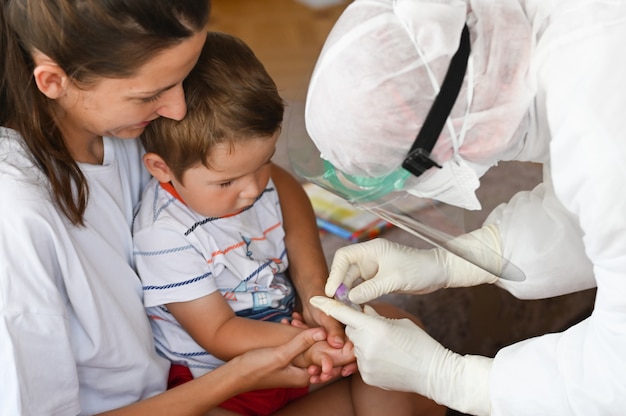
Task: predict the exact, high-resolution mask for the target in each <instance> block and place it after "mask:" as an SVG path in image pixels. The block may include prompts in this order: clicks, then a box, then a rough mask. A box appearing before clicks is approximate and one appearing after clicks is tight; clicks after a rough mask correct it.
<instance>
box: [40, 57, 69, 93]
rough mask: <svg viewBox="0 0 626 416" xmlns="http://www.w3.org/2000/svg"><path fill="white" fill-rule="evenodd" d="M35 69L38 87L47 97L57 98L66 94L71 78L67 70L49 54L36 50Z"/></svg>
mask: <svg viewBox="0 0 626 416" xmlns="http://www.w3.org/2000/svg"><path fill="white" fill-rule="evenodd" d="M33 60H34V61H35V69H34V70H33V75H34V78H35V83H36V84H37V88H39V91H41V92H42V93H43V94H44V95H45V96H46V97H48V98H50V99H52V100H56V99H57V98H60V97H62V96H63V95H65V91H66V89H67V86H68V85H69V83H70V79H69V77H68V76H67V74H66V73H65V71H64V70H63V69H62V68H61V67H60V66H59V65H58V64H57V63H56V62H55V61H53V60H52V59H50V58H49V57H48V56H47V55H44V54H43V53H41V52H38V51H36V52H35V53H34V54H33Z"/></svg>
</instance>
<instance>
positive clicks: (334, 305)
mask: <svg viewBox="0 0 626 416" xmlns="http://www.w3.org/2000/svg"><path fill="white" fill-rule="evenodd" d="M309 302H310V303H311V305H313V306H315V307H316V308H319V309H321V310H322V311H323V312H324V313H326V314H328V315H330V316H332V317H333V318H335V319H336V320H338V321H339V322H341V323H343V324H344V325H348V326H352V327H355V328H361V327H362V326H364V325H367V322H368V321H369V320H370V319H371V317H369V316H367V315H365V314H364V313H362V312H358V311H356V310H354V309H352V308H351V307H349V306H346V305H344V304H343V303H341V302H338V301H336V300H334V299H330V298H327V297H324V296H313V297H312V298H311V300H310V301H309Z"/></svg>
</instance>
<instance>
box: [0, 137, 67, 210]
mask: <svg viewBox="0 0 626 416" xmlns="http://www.w3.org/2000/svg"><path fill="white" fill-rule="evenodd" d="M0 195H2V196H3V197H2V198H0V218H4V219H6V220H8V221H14V220H15V219H16V218H17V217H20V218H26V217H28V216H29V215H30V216H32V215H35V216H42V215H45V216H48V215H50V214H51V211H54V212H55V215H56V210H55V209H54V207H53V206H52V204H51V203H48V202H49V201H50V191H49V185H48V181H47V180H46V178H45V176H44V175H43V173H42V171H41V169H39V168H38V167H37V166H36V165H35V163H34V161H33V159H32V158H31V156H30V155H29V152H28V150H27V149H26V145H25V144H24V142H23V140H22V137H21V136H20V134H19V133H18V132H16V131H15V130H11V129H8V128H5V127H0Z"/></svg>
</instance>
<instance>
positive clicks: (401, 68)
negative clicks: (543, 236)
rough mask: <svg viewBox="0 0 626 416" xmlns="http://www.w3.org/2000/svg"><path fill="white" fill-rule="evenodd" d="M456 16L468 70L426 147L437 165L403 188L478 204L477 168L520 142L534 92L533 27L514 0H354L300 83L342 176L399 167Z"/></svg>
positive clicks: (511, 153)
mask: <svg viewBox="0 0 626 416" xmlns="http://www.w3.org/2000/svg"><path fill="white" fill-rule="evenodd" d="M483 3H485V4H483ZM465 24H467V25H468V27H469V30H470V41H471V54H470V58H469V62H468V70H467V72H466V76H465V79H464V81H463V86H462V89H461V92H460V94H459V96H458V97H457V100H456V102H455V105H454V107H453V109H452V112H451V114H450V117H449V118H448V121H447V123H446V126H445V127H444V129H443V131H442V133H441V135H440V136H439V139H438V141H437V143H436V145H435V147H434V149H433V151H432V152H431V156H432V158H433V159H434V160H435V161H437V162H438V163H439V164H440V165H442V166H443V169H437V168H431V169H429V170H428V171H426V172H425V173H424V174H423V175H422V176H420V177H419V178H415V177H412V178H410V179H409V180H408V181H407V182H406V186H405V188H406V190H407V191H408V192H410V193H412V194H414V195H416V196H420V197H427V198H435V199H439V200H441V201H444V202H448V203H450V204H453V205H457V206H461V207H464V208H470V209H476V208H478V207H479V204H478V201H477V200H476V197H475V196H474V190H475V189H476V188H477V187H478V178H479V177H480V176H481V175H482V174H484V172H485V171H486V170H487V169H488V168H489V167H491V166H493V165H494V164H495V163H496V162H497V161H498V160H509V159H512V158H514V157H515V156H516V155H517V154H518V153H520V151H521V150H522V148H523V147H524V140H523V137H524V134H525V131H526V129H527V124H528V116H527V114H528V111H529V108H530V106H531V103H532V100H533V96H534V88H532V86H529V85H528V84H527V80H526V77H527V72H528V68H529V65H530V53H531V50H532V47H533V42H532V40H531V26H530V23H529V21H528V20H527V17H526V15H525V14H524V11H523V10H522V8H521V6H520V4H519V3H518V2H517V1H512V0H504V1H498V2H482V3H481V2H478V3H474V2H472V1H470V2H465V1H458V0H456V1H455V0H448V1H444V2H442V1H420V0H395V1H394V0H355V1H354V2H353V3H352V4H351V5H350V6H348V7H347V9H346V10H345V11H344V13H343V14H342V16H341V17H340V18H339V20H338V21H337V23H336V25H335V26H334V28H333V30H332V31H331V33H330V35H329V36H328V39H327V41H326V43H325V45H324V48H323V50H322V52H321V54H320V57H319V59H318V62H317V64H316V67H315V70H314V72H313V75H312V78H311V82H310V85H309V91H308V95H307V102H306V110H305V111H306V114H305V117H306V127H307V131H308V134H309V135H310V136H311V138H312V140H313V141H314V142H315V145H316V146H317V148H318V149H319V150H320V152H321V156H322V158H324V159H326V160H328V161H329V162H331V163H332V164H333V165H334V166H335V167H336V168H337V169H339V170H341V171H343V172H345V173H347V174H350V175H360V176H370V177H377V176H382V175H386V174H388V173H389V172H391V171H393V170H395V169H397V168H398V167H399V166H401V164H402V161H403V160H404V158H405V157H406V155H407V153H408V150H409V148H410V147H411V144H412V143H413V141H414V140H415V137H416V135H417V133H418V131H419V130H420V128H421V126H422V123H423V121H424V119H425V117H426V114H427V113H428V111H429V109H430V107H431V106H432V103H433V101H434V99H435V97H436V96H437V93H438V91H439V88H440V86H441V83H442V81H443V78H444V76H445V74H446V71H447V69H448V66H449V64H450V59H451V57H452V56H453V55H454V53H455V52H456V50H457V49H458V47H459V40H460V34H461V31H462V29H463V26H464V25H465Z"/></svg>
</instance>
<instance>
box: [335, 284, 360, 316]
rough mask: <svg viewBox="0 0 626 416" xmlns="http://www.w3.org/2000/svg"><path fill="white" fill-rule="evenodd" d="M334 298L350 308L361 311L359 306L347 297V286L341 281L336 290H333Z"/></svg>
mask: <svg viewBox="0 0 626 416" xmlns="http://www.w3.org/2000/svg"><path fill="white" fill-rule="evenodd" d="M335 299H336V300H338V301H339V302H341V303H343V304H344V305H348V306H349V307H351V308H352V309H354V310H356V311H359V312H362V310H361V307H360V306H359V305H357V304H356V303H354V302H352V301H351V300H350V298H348V287H347V286H346V285H344V284H343V283H342V284H340V285H339V287H338V288H337V290H336V291H335Z"/></svg>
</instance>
